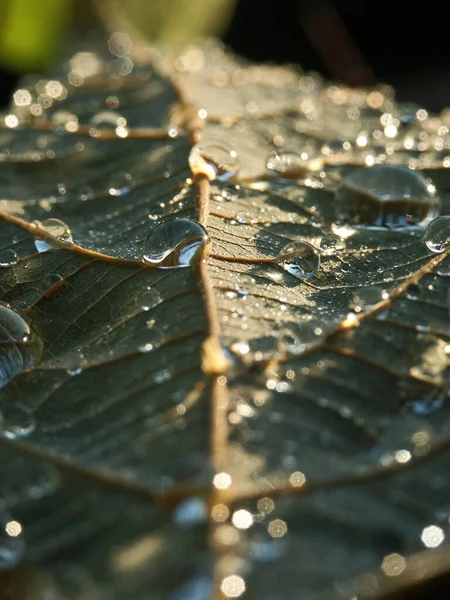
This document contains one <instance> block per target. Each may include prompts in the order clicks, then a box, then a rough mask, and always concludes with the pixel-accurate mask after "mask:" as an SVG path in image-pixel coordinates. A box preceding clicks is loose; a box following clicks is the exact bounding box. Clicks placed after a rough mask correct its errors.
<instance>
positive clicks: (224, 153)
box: [189, 140, 240, 181]
mask: <svg viewBox="0 0 450 600" xmlns="http://www.w3.org/2000/svg"><path fill="white" fill-rule="evenodd" d="M189 166H190V167H191V171H192V173H193V174H194V175H206V177H207V178H208V179H209V180H210V181H214V180H218V181H227V180H228V179H231V178H232V177H234V176H235V175H237V174H238V172H239V166H240V161H239V157H238V155H237V152H236V150H234V148H232V147H231V146H230V145H229V144H226V143H225V142H222V141H219V140H209V141H205V142H200V143H199V144H196V145H195V146H194V147H193V148H192V150H191V153H190V155H189Z"/></svg>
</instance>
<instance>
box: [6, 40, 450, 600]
mask: <svg viewBox="0 0 450 600" xmlns="http://www.w3.org/2000/svg"><path fill="white" fill-rule="evenodd" d="M189 52H190V53H189ZM82 58H83V56H81V55H80V54H77V55H75V56H73V57H72V59H71V63H70V64H71V65H72V67H71V69H72V70H71V71H69V72H68V73H63V72H60V73H59V74H57V78H55V79H54V80H53V79H52V80H49V81H44V80H37V81H36V82H33V83H31V84H30V86H29V87H28V88H23V90H22V91H21V93H20V94H19V93H18V94H16V96H15V99H16V102H15V104H14V105H12V107H11V110H10V111H9V112H8V113H7V114H5V115H4V116H3V117H2V118H3V128H2V129H1V131H0V158H1V161H0V184H1V190H2V197H1V203H0V209H1V214H0V217H1V226H0V249H1V267H0V293H1V301H2V303H3V305H4V306H7V310H8V311H10V312H7V311H6V312H5V311H4V312H3V313H2V321H1V323H0V325H1V327H2V330H1V333H2V339H1V340H0V351H1V353H0V367H1V368H0V384H1V386H2V389H1V392H0V414H1V418H0V432H1V436H0V481H1V494H2V495H1V502H0V517H1V519H0V527H1V530H0V570H1V571H2V574H0V580H1V581H2V585H3V589H4V590H5V594H6V597H7V598H21V599H24V598H36V597H37V598H44V597H46V598H47V597H48V594H50V593H51V592H50V590H53V592H52V593H53V594H55V595H54V596H51V597H58V598H66V599H67V600H69V599H72V598H73V599H75V598H89V599H96V598H99V599H106V598H107V599H108V600H113V599H115V598H117V599H119V598H123V597H124V596H125V595H126V597H127V598H131V599H136V600H140V599H143V598H146V597H148V595H149V593H150V594H151V596H152V598H155V599H158V598H161V599H163V598H164V599H166V598H169V599H170V600H178V599H181V598H183V600H184V599H188V598H189V599H196V600H197V599H205V600H206V599H207V598H226V597H228V598H233V597H241V596H243V597H246V598H258V599H259V600H265V599H267V600H268V599H271V600H273V599H278V598H279V599H280V600H281V599H283V600H289V599H291V598H292V600H294V599H297V598H304V599H306V598H309V599H312V600H313V599H314V600H319V599H330V600H331V599H338V598H340V599H349V598H353V597H358V598H378V599H381V598H385V599H386V600H387V599H388V598H403V597H409V596H407V594H411V597H418V598H419V597H421V596H420V594H422V593H426V590H433V589H435V588H434V587H433V586H436V585H438V584H439V582H440V581H443V582H444V584H445V582H446V581H447V580H448V570H449V566H450V555H449V550H448V542H447V537H448V521H449V515H450V512H449V511H450V506H449V501H448V497H449V491H450V490H449V487H448V480H449V468H450V449H449V440H450V425H449V422H450V421H449V418H448V417H449V405H448V386H449V374H448V363H449V356H450V343H449V337H450V330H449V325H448V323H449V309H450V296H449V282H450V280H449V279H448V275H449V274H450V269H449V266H450V262H449V261H450V258H449V257H448V254H449V252H450V250H449V249H448V248H449V246H448V244H449V241H448V239H447V236H446V221H444V222H442V221H441V225H439V226H438V227H435V226H433V228H431V230H430V229H429V230H428V234H427V235H428V237H429V236H430V235H431V237H433V230H436V231H438V237H439V239H437V238H436V239H435V240H433V239H432V240H431V243H428V244H425V242H424V239H423V234H424V227H425V225H426V221H427V219H428V215H429V214H430V215H431V216H430V217H429V218H430V219H431V218H433V217H435V216H437V215H436V211H437V210H439V211H440V214H441V215H445V214H447V213H448V209H449V196H448V189H449V187H450V180H449V178H448V173H447V169H448V167H449V165H450V158H449V157H448V156H447V155H446V152H447V150H446V149H447V148H448V144H449V143H450V141H449V140H450V137H449V130H448V123H447V121H446V116H445V114H444V115H442V116H441V117H434V116H432V115H428V114H427V113H426V111H423V110H421V109H419V110H418V111H416V112H414V113H412V114H408V115H406V116H407V117H408V118H405V110H406V109H403V108H402V107H401V106H398V105H397V104H396V103H395V100H394V98H393V94H392V91H391V90H390V89H388V88H385V87H380V88H377V89H375V90H368V91H350V90H347V89H344V88H339V87H338V86H333V85H331V86H327V85H326V84H324V83H323V82H321V81H320V80H319V79H318V78H316V77H312V76H310V75H306V74H303V73H301V72H295V71H294V70H292V71H290V70H280V69H278V68H271V67H256V66H252V65H250V66H247V65H245V64H243V63H241V62H239V61H237V60H235V59H234V58H232V57H230V56H228V55H227V54H225V53H224V50H223V48H222V47H221V46H219V45H215V44H213V43H212V42H210V43H208V44H207V45H206V46H205V47H204V48H200V49H196V50H195V51H194V50H193V49H191V50H190V51H186V53H184V54H181V55H180V56H176V57H174V56H173V55H163V56H161V55H160V54H159V53H157V52H156V51H149V52H148V60H147V61H146V63H148V64H146V66H142V65H140V66H133V64H132V61H131V59H130V58H129V57H122V58H120V59H117V58H114V59H111V56H108V55H102V54H101V53H100V54H94V53H92V54H90V55H89V56H84V59H86V60H87V63H86V64H84V67H83V68H84V69H85V71H82V69H81V71H80V68H81V67H80V64H81V65H82V64H83V63H82V60H81V59H82ZM125 58H126V59H127V60H125ZM80 61H81V62H80ZM117 61H119V62H117ZM127 61H128V62H127ZM74 65H75V67H77V68H75V67H74ZM89 65H90V66H89ZM88 67H89V68H88ZM94 67H95V68H94ZM89 69H90V70H89ZM80 72H81V73H82V74H80ZM83 73H84V74H83ZM55 77H56V75H55ZM43 107H44V108H43ZM105 110H106V111H109V113H107V116H105V115H104V114H102V113H103V112H104V111H105ZM406 112H407V111H406ZM99 113H100V114H99ZM111 115H112V118H111ZM211 138H212V139H213V140H214V144H212V145H209V146H207V147H208V148H210V149H211V148H213V150H209V151H208V152H209V154H208V153H206V154H205V152H204V151H203V150H204V148H205V146H201V147H200V148H203V150H202V152H200V153H199V151H198V148H197V150H196V152H197V154H196V155H195V156H194V158H195V160H194V159H193V155H192V154H191V151H192V148H193V146H194V145H195V144H196V143H199V142H205V141H206V142H207V141H208V140H210V139H211ZM221 142H225V144H228V145H229V146H231V150H230V147H229V146H220V144H221ZM224 148H225V150H224ZM285 151H286V154H285V155H284V158H283V156H282V157H281V158H279V157H280V155H281V154H282V153H283V152H285ZM230 152H231V154H230ZM233 152H236V153H237V156H238V157H239V159H240V161H241V170H240V172H239V173H238V174H237V175H234V173H235V170H236V164H237V161H236V160H235V159H236V157H235V155H234V154H233ZM274 152H275V156H277V157H278V158H276V159H274V158H273V157H274ZM280 153H281V154H280ZM224 156H225V158H224ZM270 156H272V159H270V161H271V162H270V161H269V166H270V170H269V171H267V170H266V163H267V158H268V157H270ZM230 157H231V159H232V160H231V162H228V163H227V161H230ZM189 158H191V160H189ZM202 161H203V162H202ZM274 161H275V162H274ZM374 164H377V165H378V164H380V165H381V164H395V165H402V166H403V167H408V168H409V169H410V170H417V171H418V170H422V171H423V173H424V177H425V180H424V181H425V184H424V185H425V188H424V189H426V190H427V193H426V195H424V196H421V198H415V196H414V194H413V195H412V196H411V189H409V188H408V185H406V187H405V183H404V181H405V180H404V177H405V172H404V171H392V170H391V171H390V173H391V175H392V177H393V178H394V179H395V177H396V173H400V174H401V176H400V175H399V177H398V179H396V180H395V181H394V189H395V193H396V194H397V196H396V197H395V202H393V201H392V197H389V193H391V192H390V189H391V188H389V189H387V191H386V189H385V188H386V186H385V188H383V185H384V183H385V182H383V181H381V182H380V185H381V190H382V192H378V191H377V194H378V195H375V196H374V194H373V193H372V192H370V190H369V188H371V189H372V188H373V181H372V179H373V178H372V179H370V185H369V184H368V193H367V195H365V188H364V186H363V185H362V184H361V181H362V182H363V183H364V181H365V177H364V173H363V174H362V175H361V176H359V175H358V177H357V181H358V182H359V183H358V185H359V186H360V188H361V189H359V191H358V194H359V196H358V202H359V203H360V204H359V206H361V210H362V213H363V214H364V215H365V217H364V219H365V220H363V222H361V221H360V220H358V219H356V221H355V215H354V214H352V220H351V222H346V220H345V217H343V215H342V214H341V213H340V212H339V206H338V202H337V200H336V198H337V197H338V195H339V193H340V191H342V189H343V186H344V188H345V186H346V185H347V187H348V186H349V182H351V181H353V180H354V176H353V175H351V174H352V173H354V172H356V170H358V169H359V170H361V169H366V170H367V169H369V168H370V167H371V166H373V165H374ZM190 165H191V167H192V168H193V169H194V170H195V175H194V174H193V173H192V172H191V169H190ZM273 165H275V166H273ZM277 165H282V166H283V167H282V169H280V168H278V167H277ZM277 169H278V170H277ZM374 172H375V173H376V171H374ZM349 174H350V178H348V177H349ZM371 174H373V172H372V173H371ZM216 176H217V179H215V177H216ZM407 176H408V173H406V177H407ZM230 177H231V178H230ZM346 178H347V179H346ZM428 178H431V180H428ZM368 181H369V180H368ZM402 186H403V187H402ZM427 186H428V187H427ZM433 186H434V187H433ZM398 188H399V189H400V192H398ZM435 188H436V189H435ZM377 189H378V188H377ZM361 190H362V191H361ZM383 190H384V191H383ZM369 192H370V193H369ZM383 194H387V196H386V197H385V196H383ZM411 198H412V200H411ZM424 198H425V200H424ZM430 199H431V200H430ZM385 200H386V202H385ZM416 200H420V201H424V202H428V201H429V202H430V203H431V204H430V206H432V210H431V212H430V213H428V212H427V210H426V207H425V209H423V206H421V212H420V218H418V219H414V215H412V216H411V215H410V211H411V207H413V208H414V206H415V201H416ZM383 202H384V204H383ZM393 207H394V208H393ZM437 207H438V208H437ZM380 210H381V211H382V218H378V216H377V217H376V219H375V220H374V222H372V221H370V222H369V221H368V219H369V217H367V215H370V219H373V217H372V215H373V214H375V213H376V214H377V215H378V214H379V212H377V211H380ZM391 210H395V218H393V219H390V217H391V216H392V215H390V214H389V211H391ZM402 211H403V212H404V214H403V213H402ZM399 214H400V218H399ZM356 216H357V215H356ZM385 217H387V218H385ZM174 218H178V219H185V220H190V221H197V222H199V223H200V225H202V226H203V227H205V228H206V230H207V232H208V236H209V240H208V242H207V243H206V238H205V237H204V236H203V237H201V239H200V238H199V237H198V236H197V238H196V240H195V241H196V245H190V240H189V239H187V242H186V244H185V245H184V246H180V245H179V238H178V237H177V236H178V235H179V234H178V233H177V236H175V237H176V240H177V241H176V244H177V246H176V248H174V253H173V255H172V256H171V257H170V260H168V261H166V260H164V262H162V263H161V264H160V265H159V266H160V267H161V268H158V265H156V266H155V264H151V263H150V262H149V261H148V260H147V261H146V262H144V261H143V260H142V258H143V255H144V253H145V255H146V256H147V257H148V256H151V255H152V248H150V247H149V244H150V245H151V240H152V239H156V238H158V240H159V242H158V243H161V244H162V245H163V246H164V244H165V243H166V242H167V240H168V239H172V238H173V239H175V237H174V235H172V233H171V236H172V237H170V236H168V237H167V238H166V237H164V235H163V236H162V237H161V235H159V234H158V236H152V235H151V232H152V231H153V230H154V228H155V227H157V226H158V225H160V224H161V223H163V222H165V221H167V220H169V219H174ZM48 219H58V220H60V221H61V222H62V224H60V223H56V224H55V222H54V221H53V222H50V223H49V222H48ZM377 219H378V220H377ZM417 221H420V223H419V224H418V223H417ZM185 223H188V224H189V221H185ZM380 223H381V224H382V225H383V227H377V226H373V225H374V224H375V225H380ZM386 224H387V225H389V227H385V225H386ZM392 224H393V225H392ZM197 229H198V228H197ZM168 230H170V231H172V232H173V231H174V228H173V227H172V226H169V227H168ZM188 230H189V229H186V231H188ZM159 231H161V230H159ZM175 231H178V229H176V228H175ZM196 231H197V230H196ZM199 231H203V230H202V229H201V228H200V229H199ZM430 231H431V233H430ZM55 232H57V233H56V234H55ZM197 233H198V232H197ZM55 235H56V237H55ZM186 235H187V234H186ZM202 235H203V234H202ZM333 236H334V237H333ZM427 239H428V238H427ZM161 240H162V242H161ZM428 241H429V240H428ZM188 242H189V243H188ZM433 242H435V244H434V245H433ZM305 244H306V246H305ZM308 244H310V245H312V247H313V254H312V256H313V257H314V261H313V262H311V261H310V262H308V263H305V257H307V256H309V257H311V254H307V253H306V254H305V248H307V249H310V246H308ZM438 246H439V247H438ZM161 247H162V246H161ZM161 247H158V249H154V252H156V251H158V252H159V251H161ZM286 248H288V249H289V252H288V251H287V250H286ZM163 249H164V251H165V250H166V248H165V247H164V248H163ZM314 249H315V251H314ZM433 249H434V251H433ZM169 250H170V249H169ZM175 250H176V251H175ZM280 251H283V254H282V256H283V259H281V258H280V257H279V253H280ZM5 252H6V254H5ZM308 252H309V250H308ZM180 256H182V257H183V260H181V259H180ZM277 257H278V258H277ZM177 261H178V265H179V268H174V267H176V265H177ZM311 265H312V266H311ZM167 267H170V268H167ZM5 310H6V309H5ZM19 325H20V327H19ZM24 331H25V332H28V331H29V333H26V335H24V334H23V332H24ZM18 332H19V333H20V332H22V333H21V334H20V335H21V336H22V337H20V336H19V333H18ZM24 357H25V358H24ZM30 357H31V358H30ZM25 581H28V584H26V583H25ZM444 584H442V585H444ZM445 585H446V584H445ZM427 586H428V587H427ZM423 590H425V592H423ZM433 593H434V592H433ZM7 594H9V595H7ZM46 594H47V595H46ZM414 594H415V595H414Z"/></svg>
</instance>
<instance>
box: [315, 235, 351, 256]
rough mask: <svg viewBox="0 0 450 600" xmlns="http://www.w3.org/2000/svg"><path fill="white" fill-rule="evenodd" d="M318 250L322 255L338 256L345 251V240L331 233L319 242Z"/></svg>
mask: <svg viewBox="0 0 450 600" xmlns="http://www.w3.org/2000/svg"><path fill="white" fill-rule="evenodd" d="M320 250H321V252H323V254H329V255H332V254H339V253H340V252H343V251H344V250H345V240H344V239H343V238H341V237H339V236H338V235H334V234H332V233H330V234H328V235H324V236H323V238H322V240H321V242H320Z"/></svg>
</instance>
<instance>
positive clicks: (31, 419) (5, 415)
mask: <svg viewBox="0 0 450 600" xmlns="http://www.w3.org/2000/svg"><path fill="white" fill-rule="evenodd" d="M35 427H36V419H35V416H34V414H33V412H32V411H31V409H30V408H29V407H28V406H26V405H25V404H22V403H20V402H15V403H14V404H10V405H7V406H4V407H3V408H2V410H1V412H0V433H1V434H2V435H4V436H5V437H7V438H9V439H15V438H19V437H25V436H27V435H29V434H30V433H32V432H33V431H34V429H35Z"/></svg>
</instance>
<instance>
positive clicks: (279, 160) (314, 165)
mask: <svg viewBox="0 0 450 600" xmlns="http://www.w3.org/2000/svg"><path fill="white" fill-rule="evenodd" d="M322 167H323V158H322V157H316V158H310V157H309V156H308V154H307V153H305V152H303V153H302V152H300V151H296V150H287V149H286V150H275V152H272V154H270V155H269V157H268V158H267V162H266V168H267V170H268V171H269V172H270V173H272V174H274V175H278V176H281V177H284V178H292V179H295V178H299V177H302V176H303V175H305V174H306V173H308V172H309V171H320V169H321V168H322Z"/></svg>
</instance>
